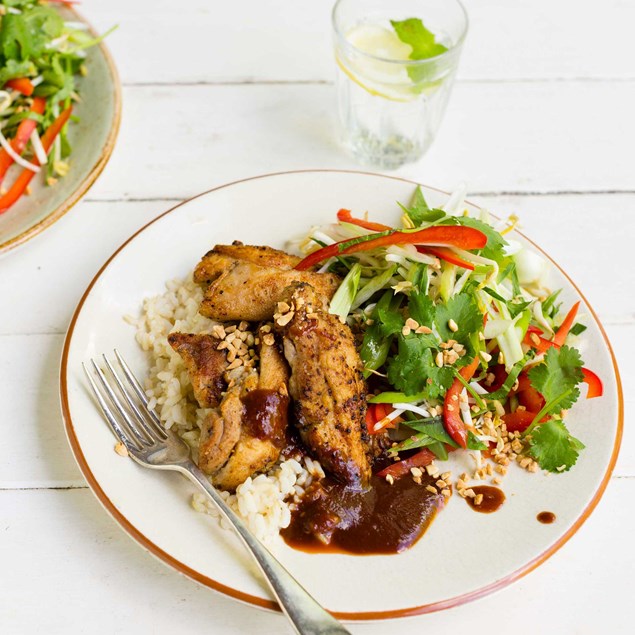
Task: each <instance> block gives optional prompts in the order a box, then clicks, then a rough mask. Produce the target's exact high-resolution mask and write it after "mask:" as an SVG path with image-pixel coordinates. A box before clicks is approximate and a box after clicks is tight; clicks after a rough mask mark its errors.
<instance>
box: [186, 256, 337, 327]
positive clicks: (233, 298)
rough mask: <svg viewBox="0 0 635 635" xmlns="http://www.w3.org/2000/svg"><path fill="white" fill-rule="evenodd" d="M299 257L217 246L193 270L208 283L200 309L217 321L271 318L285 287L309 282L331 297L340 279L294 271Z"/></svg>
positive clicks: (195, 275) (330, 275) (201, 280)
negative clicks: (295, 283)
mask: <svg viewBox="0 0 635 635" xmlns="http://www.w3.org/2000/svg"><path fill="white" fill-rule="evenodd" d="M298 262H299V258H296V257H295V256H291V255H289V254H286V253H284V252H283V251H278V250H277V249H272V248H271V247H251V246H247V245H217V246H216V247H215V248H214V249H213V250H212V251H210V252H208V253H207V254H206V255H205V256H204V257H203V259H202V260H201V262H200V263H199V264H198V266H197V267H196V270H195V271H194V280H195V281H196V282H199V283H208V284H209V286H208V288H207V290H206V291H205V297H204V299H203V302H202V303H201V307H200V312H201V314H202V315H205V316H206V317H208V318H212V319H214V320H221V321H225V320H247V321H249V322H258V321H261V320H270V319H271V318H272V316H273V314H274V312H275V308H276V303H277V302H278V300H280V296H281V295H282V292H283V291H284V289H285V288H286V287H287V286H289V285H290V284H292V283H294V282H307V283H309V284H311V286H313V287H314V288H315V290H316V291H317V292H318V293H320V294H321V295H323V296H325V297H327V298H329V299H330V298H331V297H332V296H333V294H334V293H335V291H336V290H337V287H338V286H339V283H340V279H339V277H338V276H336V275H334V274H332V273H317V272H315V271H295V270H294V269H293V267H294V266H295V265H296V264H297V263H298Z"/></svg>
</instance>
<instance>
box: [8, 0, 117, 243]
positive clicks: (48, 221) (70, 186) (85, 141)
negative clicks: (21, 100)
mask: <svg viewBox="0 0 635 635" xmlns="http://www.w3.org/2000/svg"><path fill="white" fill-rule="evenodd" d="M60 13H61V14H62V16H63V17H64V19H66V20H73V21H79V22H83V23H84V24H87V23H86V20H84V18H83V17H82V16H80V15H79V14H78V13H77V12H76V11H75V10H74V9H71V8H61V9H60ZM87 26H88V29H89V32H90V33H91V34H93V35H95V36H96V35H97V34H96V32H95V30H94V29H93V28H92V27H91V26H90V25H89V24H87ZM87 53H88V55H87V59H86V66H87V68H88V75H87V76H86V77H82V78H81V79H80V83H79V88H80V95H81V98H82V100H81V102H79V103H78V104H77V105H76V106H75V109H74V114H75V115H77V116H78V117H79V118H80V121H79V122H78V123H73V124H72V125H71V126H70V127H69V134H68V136H69V141H70V143H71V144H72V147H73V152H72V154H71V157H70V163H71V169H70V171H69V173H68V174H67V175H66V176H65V177H64V178H63V179H60V180H59V181H58V182H57V183H56V184H55V185H54V186H53V187H48V186H46V185H45V184H44V178H43V175H41V174H38V175H36V176H35V178H34V179H33V180H32V181H31V194H30V195H29V196H23V197H22V198H21V199H20V200H19V201H18V202H17V203H16V204H15V205H13V207H11V208H10V209H8V210H7V211H6V212H5V213H4V214H0V254H2V253H4V252H6V251H8V250H10V249H13V248H14V247H17V246H18V245H21V244H22V243H25V242H26V241H27V240H29V239H30V238H33V237H34V236H36V235H37V234H39V233H40V232H42V231H44V230H45V229H46V228H47V227H49V226H50V225H52V224H53V223H54V222H55V221H56V220H58V219H59V218H61V217H62V216H63V215H64V214H65V213H66V212H67V211H68V210H69V209H70V208H71V207H73V205H74V204H75V203H77V201H78V200H79V199H80V198H81V197H82V196H83V195H84V194H85V193H86V192H87V191H88V188H90V186H91V185H92V184H93V183H94V182H95V180H96V179H97V177H98V176H99V174H100V173H101V171H102V170H103V169H104V167H105V166H106V163H107V162H108V159H109V158H110V155H111V153H112V150H113V148H114V145H115V140H116V138H117V132H118V130H119V121H120V118H121V86H120V83H119V77H118V75H117V70H116V69H115V65H114V63H113V61H112V58H111V56H110V53H109V52H108V49H107V48H106V46H105V45H104V43H103V42H102V43H101V44H100V45H98V46H95V47H93V48H91V49H89V50H88V52H87ZM9 178H11V176H9Z"/></svg>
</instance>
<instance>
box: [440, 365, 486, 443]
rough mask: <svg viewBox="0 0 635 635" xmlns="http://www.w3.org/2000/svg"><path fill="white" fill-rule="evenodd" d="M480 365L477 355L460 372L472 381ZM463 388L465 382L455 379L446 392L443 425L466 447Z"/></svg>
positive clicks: (466, 379)
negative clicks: (461, 397)
mask: <svg viewBox="0 0 635 635" xmlns="http://www.w3.org/2000/svg"><path fill="white" fill-rule="evenodd" d="M478 365H479V359H478V357H475V358H474V361H473V362H472V363H471V364H469V365H467V366H463V368H461V369H460V370H459V374H460V375H461V377H463V379H464V380H465V381H470V379H472V376H473V375H474V373H475V372H476V369H477V368H478ZM462 390H463V384H462V383H461V382H460V381H459V380H458V379H455V380H454V382H453V383H452V385H451V386H450V388H448V391H447V392H446V393H445V400H444V402H443V425H444V427H445V430H446V432H447V433H448V434H449V435H450V436H451V437H452V440H453V441H454V442H455V443H458V444H459V445H460V446H461V447H462V448H466V447H467V428H466V427H465V423H464V422H463V419H461V410H460V408H459V395H460V394H461V391H462Z"/></svg>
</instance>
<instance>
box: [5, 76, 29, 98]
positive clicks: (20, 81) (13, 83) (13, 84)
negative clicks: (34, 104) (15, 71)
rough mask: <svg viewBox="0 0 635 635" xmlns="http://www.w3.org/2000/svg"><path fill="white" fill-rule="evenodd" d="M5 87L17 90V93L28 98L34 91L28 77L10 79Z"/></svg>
mask: <svg viewBox="0 0 635 635" xmlns="http://www.w3.org/2000/svg"><path fill="white" fill-rule="evenodd" d="M5 87H7V88H11V89H13V90H17V91H18V92H19V93H22V94H23V95H26V96H27V97H30V96H31V95H32V94H33V91H34V90H35V86H33V84H32V83H31V80H30V79H29V78H28V77H16V78H15V79H10V80H9V81H8V82H7V83H6V84H5Z"/></svg>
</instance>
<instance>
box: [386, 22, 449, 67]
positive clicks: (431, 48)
mask: <svg viewBox="0 0 635 635" xmlns="http://www.w3.org/2000/svg"><path fill="white" fill-rule="evenodd" d="M390 24H392V27H393V29H395V33H396V34H397V37H398V38H399V39H400V40H401V41H402V42H404V43H405V44H409V45H410V46H411V47H412V53H410V59H411V60H426V59H428V58H430V57H436V56H437V55H441V54H442V53H445V52H446V51H447V50H448V49H447V47H446V46H444V45H443V44H440V43H439V42H437V41H436V37H435V35H434V33H432V31H430V30H428V29H426V27H425V26H424V24H423V22H422V21H421V20H420V19H419V18H408V19H407V20H401V21H396V20H391V21H390Z"/></svg>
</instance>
